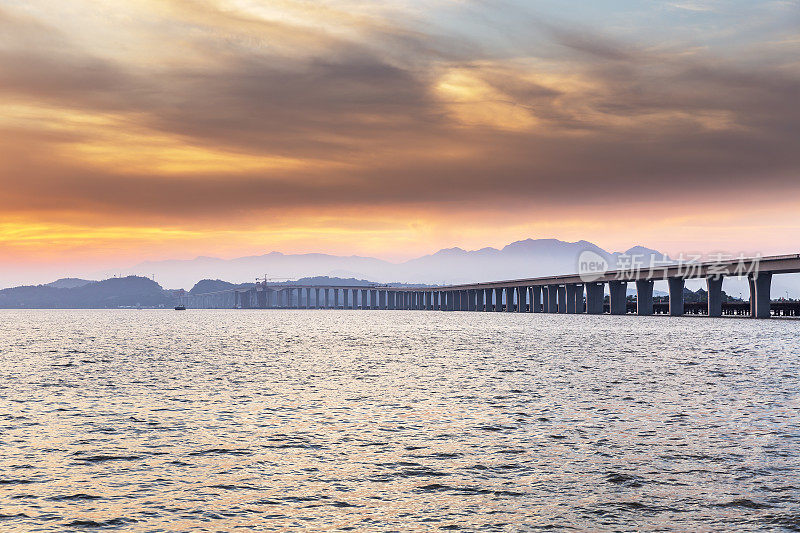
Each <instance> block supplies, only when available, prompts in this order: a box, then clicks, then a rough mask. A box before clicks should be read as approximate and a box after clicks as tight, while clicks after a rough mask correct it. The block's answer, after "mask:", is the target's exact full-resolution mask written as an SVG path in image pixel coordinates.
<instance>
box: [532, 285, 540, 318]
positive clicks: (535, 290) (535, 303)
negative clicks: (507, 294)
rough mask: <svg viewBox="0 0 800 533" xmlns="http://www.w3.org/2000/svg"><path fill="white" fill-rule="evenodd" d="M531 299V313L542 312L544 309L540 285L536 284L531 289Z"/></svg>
mask: <svg viewBox="0 0 800 533" xmlns="http://www.w3.org/2000/svg"><path fill="white" fill-rule="evenodd" d="M529 292H530V296H529V298H530V301H531V308H530V312H531V313H540V312H541V311H542V288H541V287H540V286H539V285H534V286H533V287H531V288H530V289H529Z"/></svg>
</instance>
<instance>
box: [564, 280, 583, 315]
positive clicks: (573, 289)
mask: <svg viewBox="0 0 800 533" xmlns="http://www.w3.org/2000/svg"><path fill="white" fill-rule="evenodd" d="M581 288H583V287H581ZM566 291H567V302H566V304H567V305H566V312H567V314H570V315H574V314H575V313H577V312H578V305H577V303H578V284H577V283H568V284H567V286H566Z"/></svg>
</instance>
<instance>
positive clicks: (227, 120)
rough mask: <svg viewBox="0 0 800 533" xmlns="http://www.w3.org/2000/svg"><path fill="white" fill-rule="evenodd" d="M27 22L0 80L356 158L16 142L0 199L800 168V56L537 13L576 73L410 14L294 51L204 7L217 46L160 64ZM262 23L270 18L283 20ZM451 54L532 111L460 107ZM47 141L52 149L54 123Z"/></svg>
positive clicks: (217, 134) (382, 201)
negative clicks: (705, 46) (256, 162)
mask: <svg viewBox="0 0 800 533" xmlns="http://www.w3.org/2000/svg"><path fill="white" fill-rule="evenodd" d="M212 18H213V17H212ZM26 23H28V24H30V29H29V31H36V32H38V33H39V34H42V33H43V32H48V31H49V32H50V33H48V34H47V36H46V37H43V38H41V39H40V40H39V41H37V42H38V43H39V44H37V45H35V46H34V45H32V44H31V43H30V42H29V41H26V42H25V43H24V46H23V45H22V44H20V43H22V41H23V36H24V35H27V33H26V30H22V31H21V30H20V25H21V24H22V23H21V22H20V20H19V19H14V18H12V17H10V16H9V15H8V14H5V15H3V12H2V11H0V30H3V29H4V28H7V27H9V25H13V26H14V28H15V32H16V34H17V35H18V37H16V38H13V37H12V38H10V39H9V38H6V39H5V40H4V41H3V46H2V47H0V98H2V99H4V100H8V101H12V102H19V101H27V102H39V103H46V104H47V105H51V106H56V107H59V108H63V109H79V110H88V111H92V112H101V113H103V112H114V113H123V114H131V115H133V116H136V117H138V120H140V121H141V123H142V124H143V125H144V126H146V127H148V128H150V129H152V130H153V131H155V132H158V133H163V134H169V135H177V136H180V138H182V139H185V140H186V141H187V142H190V143H192V144H193V145H197V146H207V147H214V148H220V149H225V150H232V151H239V152H242V153H247V154H256V155H259V154H260V155H281V156H289V157H296V158H311V159H315V160H330V161H335V162H337V163H346V164H347V165H348V166H347V167H346V168H342V167H341V166H332V167H331V168H329V169H327V170H320V169H319V168H313V169H303V168H301V169H297V170H269V171H260V172H256V171H252V170H248V171H233V170H232V171H231V172H219V171H214V172H207V173H194V174H193V175H190V176H186V175H180V173H170V174H168V175H162V174H158V173H153V174H152V175H146V174H141V173H131V172H116V171H114V170H108V169H106V170H103V171H101V170H98V169H97V168H95V167H93V166H91V165H89V164H86V165H82V164H81V163H80V162H75V161H72V162H66V163H65V162H60V161H59V160H58V158H57V157H56V156H55V155H53V156H52V157H39V158H34V157H31V159H30V160H28V159H25V158H24V157H23V155H22V154H23V153H25V150H24V149H19V150H17V149H15V150H12V151H10V152H7V153H6V154H4V156H5V157H7V158H10V159H6V162H5V164H4V165H5V167H3V168H4V170H3V173H2V180H3V182H4V186H5V188H6V190H7V193H6V195H4V197H3V199H2V200H0V202H2V203H3V207H4V208H6V209H10V210H14V209H19V210H34V211H35V210H37V209H39V210H50V209H63V208H64V205H65V204H67V205H70V206H74V208H75V209H77V210H80V209H84V210H86V211H87V212H88V211H96V212H104V213H106V212H107V213H163V212H165V211H167V212H169V213H174V214H175V215H176V216H186V215H190V214H191V213H192V212H194V213H200V212H202V213H204V215H206V214H211V215H222V214H225V213H233V212H241V211H258V210H260V209H271V208H274V209H280V208H291V207H310V206H337V205H353V206H362V205H392V204H402V203H429V204H441V205H443V206H446V205H447V204H451V203H453V202H478V201H481V202H485V201H491V202H496V203H497V204H498V205H501V204H502V202H503V201H507V200H509V199H513V200H514V201H524V199H526V198H530V199H531V201H534V200H535V201H537V202H555V203H563V204H565V205H567V204H574V203H576V202H580V201H582V200H577V196H576V195H580V194H585V195H587V197H588V195H593V196H595V197H596V196H601V197H607V198H618V199H630V200H636V199H641V198H648V197H650V196H651V195H653V194H659V193H664V192H666V191H669V192H670V193H671V194H675V193H676V192H678V193H680V192H681V191H690V192H691V194H692V195H695V194H702V193H704V192H706V191H714V190H717V189H718V188H719V187H722V186H724V187H735V188H740V189H741V190H742V191H743V192H745V191H748V190H753V189H754V188H755V187H762V186H764V185H767V184H768V185H772V186H775V187H780V188H784V189H787V190H791V191H796V190H797V187H798V185H797V176H798V170H800V144H799V143H798V138H800V131H799V130H798V125H800V111H798V107H800V106H798V105H797V102H798V101H800V76H798V72H797V66H796V64H794V65H793V64H791V63H786V64H785V65H784V64H783V63H781V62H780V61H777V62H776V61H773V62H770V63H769V64H765V65H758V64H755V65H754V64H752V63H750V64H747V63H742V62H737V61H736V58H733V57H719V56H715V55H712V54H710V53H704V52H697V53H677V52H675V51H669V52H664V51H661V52H659V51H652V50H651V49H650V48H648V47H647V46H644V45H643V44H634V45H630V44H627V43H619V42H617V41H614V40H612V39H608V38H606V37H604V36H602V35H598V34H594V33H592V32H589V31H585V30H579V29H574V28H569V27H556V26H554V25H552V24H550V25H549V26H541V27H544V28H545V29H544V30H543V31H544V32H545V33H546V34H547V35H548V36H549V39H550V40H551V42H552V46H553V48H551V49H550V50H549V52H548V53H549V54H554V53H556V52H554V50H555V51H558V50H562V52H560V53H561V56H560V59H559V62H560V65H561V68H560V69H559V70H558V72H556V73H555V74H553V73H552V72H549V73H547V74H548V76H549V77H550V78H552V77H553V76H562V77H564V78H565V81H564V82H563V83H561V84H559V83H555V84H554V83H549V82H545V81H544V80H545V78H547V77H548V76H544V74H543V75H541V76H539V75H537V72H536V71H535V69H534V70H533V71H531V70H530V69H526V68H525V67H522V66H520V65H519V64H517V63H514V62H513V61H508V62H504V61H501V60H499V59H497V58H495V60H494V63H491V62H490V61H489V60H487V59H486V55H484V54H483V52H481V51H479V50H480V46H478V43H477V42H476V44H475V46H474V50H475V55H476V57H474V58H471V57H470V56H469V51H470V46H469V44H468V43H466V42H465V41H464V40H463V39H461V40H458V41H456V42H454V43H449V42H448V40H447V39H446V38H445V37H442V35H443V34H442V33H438V34H436V33H434V32H428V33H424V32H420V31H410V30H409V29H408V28H407V27H405V26H404V21H402V20H396V21H394V25H388V24H386V25H376V26H375V27H369V28H367V29H365V30H364V31H363V32H362V35H365V36H367V37H364V38H363V39H362V40H360V41H359V40H357V39H355V38H349V39H348V38H344V37H334V36H331V35H327V34H326V35H323V36H321V37H320V39H321V41H322V42H324V47H323V50H322V51H320V50H318V49H314V50H313V53H306V52H304V51H303V50H302V49H301V50H298V52H297V53H296V54H288V53H285V52H282V53H278V52H275V51H274V50H272V49H271V48H269V47H262V46H247V45H244V44H241V42H238V41H236V40H230V39H229V38H227V37H226V38H224V39H223V38H222V37H220V35H219V34H217V33H214V32H212V31H210V30H209V28H206V27H204V26H203V25H202V24H200V23H195V24H198V29H199V31H198V32H196V34H193V35H194V36H193V37H192V39H193V40H192V41H190V43H191V46H192V47H193V49H194V50H202V51H203V53H204V54H206V55H207V59H208V61H207V62H206V63H205V64H203V65H202V66H199V65H197V64H193V65H186V66H174V65H173V66H171V67H169V68H167V67H164V66H159V67H153V68H149V69H148V68H145V67H141V66H139V67H133V66H129V65H126V64H125V63H124V62H122V61H118V62H115V61H112V60H110V59H101V58H100V57H99V56H96V55H93V54H90V53H87V52H84V51H81V50H80V49H78V48H77V47H76V46H74V45H73V44H72V43H71V42H70V40H69V38H68V37H66V36H64V35H62V34H60V33H59V32H57V31H55V30H52V29H48V28H47V27H46V26H43V25H39V24H38V23H36V22H34V21H27V22H26ZM252 23H253V24H254V25H255V26H256V28H258V25H259V24H260V22H257V21H253V22H252ZM264 30H265V31H273V32H274V31H276V23H270V24H269V25H268V26H266V27H265V28H264ZM277 30H280V32H281V34H282V35H283V34H294V33H295V32H296V31H297V32H299V31H301V30H298V29H296V28H292V27H291V26H287V27H279V28H277ZM226 31H227V32H228V33H230V31H231V30H230V29H228V30H226ZM302 32H305V33H308V30H306V29H304V30H302ZM303 38H304V39H312V38H313V35H303ZM267 40H268V39H267ZM243 42H248V41H247V40H246V39H245V40H243ZM535 54H536V50H520V51H519V55H521V56H522V55H529V56H535ZM490 63H491V64H490ZM776 63H777V66H776ZM448 69H461V70H463V71H467V72H469V73H470V75H472V76H473V77H474V78H475V79H478V80H480V81H481V82H482V83H484V84H485V85H486V86H487V87H490V88H492V89H493V90H494V91H495V93H492V95H490V96H486V97H485V98H487V99H489V100H490V102H489V103H492V102H491V101H493V100H496V101H497V103H500V104H503V105H507V106H510V107H512V108H513V107H514V106H516V107H517V108H518V109H519V110H522V111H524V112H529V113H531V114H532V115H533V116H535V117H536V119H537V120H538V123H537V124H536V125H534V126H531V127H530V128H504V127H499V126H497V125H496V124H492V123H491V121H489V122H488V123H477V124H464V123H462V121H461V120H459V118H458V117H457V116H456V115H455V114H454V113H453V111H452V108H451V105H454V103H453V102H448V101H447V99H446V98H443V97H442V96H441V95H439V94H437V92H436V84H437V83H438V80H439V79H440V78H441V76H443V75H444V74H446V72H448ZM569 77H573V78H578V79H579V80H580V83H577V84H574V83H570V82H569V80H568V79H567V78H569ZM498 95H499V96H498ZM455 104H459V102H455ZM480 104H481V102H480V101H478V102H472V103H471V105H480ZM490 118H491V117H490ZM13 134H14V133H13V130H8V131H7V132H6V134H5V135H7V136H8V135H13ZM81 139H82V136H81V133H80V132H75V139H74V140H75V141H79V140H81ZM38 143H39V145H37V146H36V149H37V150H41V153H43V154H47V153H48V149H47V141H38ZM451 152H456V153H458V154H459V155H458V156H450V155H447V154H448V153H451ZM28 155H30V154H28ZM21 174H25V175H26V179H24V180H20V179H19V176H20V175H21ZM190 178H192V179H190ZM445 208H446V207H445Z"/></svg>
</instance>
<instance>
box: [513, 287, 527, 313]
mask: <svg viewBox="0 0 800 533" xmlns="http://www.w3.org/2000/svg"><path fill="white" fill-rule="evenodd" d="M514 298H516V300H517V313H525V312H527V310H528V287H515V288H514Z"/></svg>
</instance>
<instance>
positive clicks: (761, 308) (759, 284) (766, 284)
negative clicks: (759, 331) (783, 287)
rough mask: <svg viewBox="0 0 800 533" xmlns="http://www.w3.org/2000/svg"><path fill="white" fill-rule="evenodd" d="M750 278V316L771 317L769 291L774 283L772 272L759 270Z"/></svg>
mask: <svg viewBox="0 0 800 533" xmlns="http://www.w3.org/2000/svg"><path fill="white" fill-rule="evenodd" d="M749 278H750V308H751V311H750V316H752V317H754V318H769V317H770V307H769V293H770V288H771V285H772V273H770V272H758V273H757V274H753V275H751V276H749Z"/></svg>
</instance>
